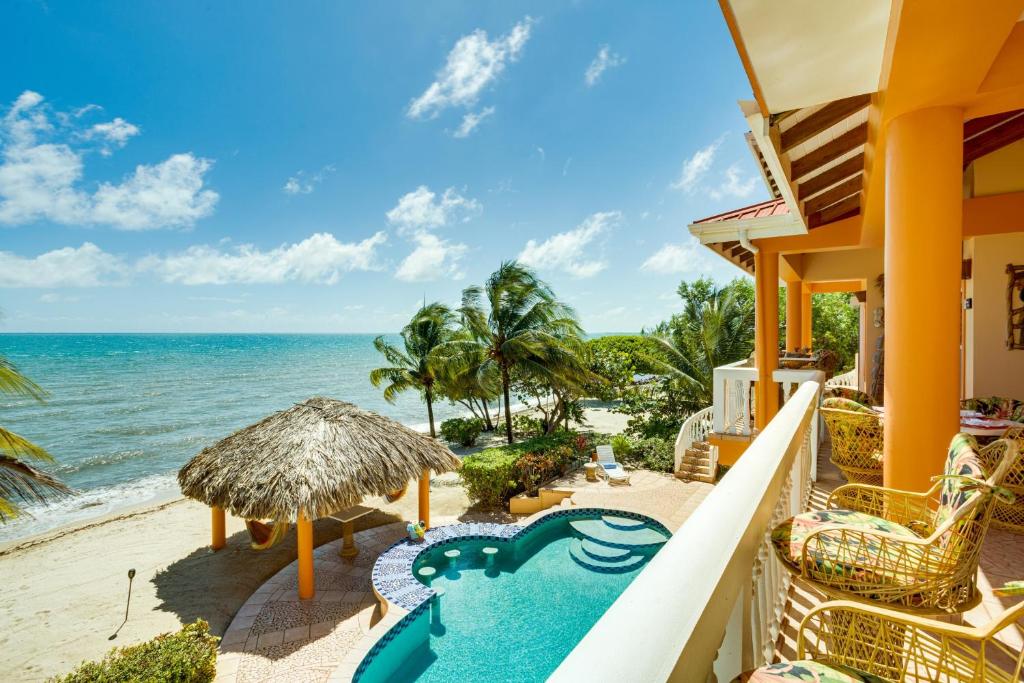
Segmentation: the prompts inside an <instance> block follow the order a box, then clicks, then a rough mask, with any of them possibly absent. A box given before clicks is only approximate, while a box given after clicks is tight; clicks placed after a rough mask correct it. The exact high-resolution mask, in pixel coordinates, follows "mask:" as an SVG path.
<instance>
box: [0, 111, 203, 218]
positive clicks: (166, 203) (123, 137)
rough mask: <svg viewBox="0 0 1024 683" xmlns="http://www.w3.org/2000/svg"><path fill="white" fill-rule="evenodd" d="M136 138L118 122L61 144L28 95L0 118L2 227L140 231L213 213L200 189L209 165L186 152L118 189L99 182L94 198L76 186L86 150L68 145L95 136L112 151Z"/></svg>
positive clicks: (138, 172) (142, 169) (139, 170)
mask: <svg viewBox="0 0 1024 683" xmlns="http://www.w3.org/2000/svg"><path fill="white" fill-rule="evenodd" d="M65 120H67V121H70V120H71V119H70V118H68V117H65ZM65 132H66V131H65ZM136 134H138V127H136V126H134V125H133V124H130V123H128V122H127V121H124V120H123V119H120V118H115V119H114V120H113V121H111V122H109V123H108V124H98V125H97V126H93V127H92V128H89V129H86V130H85V131H77V132H76V131H72V132H71V134H70V136H69V137H68V138H67V139H66V140H60V139H53V140H44V139H42V138H43V137H44V136H47V137H56V136H55V135H54V127H53V126H52V125H51V123H50V120H49V116H48V114H47V108H46V107H45V105H44V104H43V97H42V95H40V94H39V93H35V92H32V91H25V92H24V93H22V94H21V95H20V96H19V97H18V99H17V100H15V102H14V103H13V104H12V105H11V108H10V109H9V110H8V112H7V114H5V115H4V117H3V119H2V121H0V140H2V154H0V224H8V225H18V224H23V223H30V222H32V221H37V220H50V221H53V222H56V223H62V224H71V225H89V224H109V225H112V226H113V227H116V228H121V229H126V230H145V229H152V228H164V227H189V226H191V225H193V224H194V223H195V221H197V220H198V219H200V218H204V217H206V216H208V215H210V214H211V213H212V212H213V208H214V206H215V205H216V203H217V200H218V199H219V197H218V195H217V193H216V192H214V191H212V190H209V189H204V176H205V174H206V172H207V171H209V169H210V168H211V166H212V164H213V162H212V161H210V160H208V159H202V158H198V157H195V156H193V155H192V154H191V153H184V154H175V155H173V156H171V157H169V158H168V159H166V160H165V161H163V162H161V163H158V164H155V165H139V166H137V167H136V169H135V173H134V175H132V176H129V177H127V178H125V179H124V180H123V181H122V182H121V183H118V184H114V183H109V182H106V183H102V184H100V186H99V189H98V190H97V191H96V192H95V193H89V192H87V191H85V190H83V189H82V188H81V187H80V186H79V185H80V183H81V181H82V179H83V175H84V172H83V155H84V152H83V151H80V150H77V149H75V148H73V147H72V146H71V144H70V142H71V141H72V140H82V139H94V138H98V139H101V140H103V141H104V143H106V144H105V147H104V148H103V150H105V151H107V152H108V153H112V151H113V149H114V148H116V147H118V146H120V145H122V144H123V143H124V142H125V141H127V140H128V139H129V138H130V137H132V136H133V135H136Z"/></svg>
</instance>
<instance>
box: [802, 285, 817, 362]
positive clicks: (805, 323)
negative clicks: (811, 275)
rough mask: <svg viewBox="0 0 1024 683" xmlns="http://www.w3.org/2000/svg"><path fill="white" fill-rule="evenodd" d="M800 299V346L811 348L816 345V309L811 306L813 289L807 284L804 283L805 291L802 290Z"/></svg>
mask: <svg viewBox="0 0 1024 683" xmlns="http://www.w3.org/2000/svg"><path fill="white" fill-rule="evenodd" d="M800 300H801V304H800V310H801V316H800V348H803V349H809V348H811V346H813V345H814V341H813V332H812V330H813V329H814V327H813V325H814V311H813V309H812V308H811V290H810V289H809V288H808V287H807V285H804V286H803V291H801V292H800Z"/></svg>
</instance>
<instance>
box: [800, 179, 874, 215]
mask: <svg viewBox="0 0 1024 683" xmlns="http://www.w3.org/2000/svg"><path fill="white" fill-rule="evenodd" d="M862 189H864V174H863V173H858V174H857V175H855V176H853V177H851V178H847V179H846V180H844V181H843V182H841V183H839V184H838V185H836V186H834V187H832V188H830V189H828V190H825V191H824V192H822V193H821V194H819V195H815V196H814V197H811V198H810V199H808V200H807V201H806V202H804V215H805V216H807V215H810V214H812V213H817V212H819V211H821V210H822V209H825V208H828V207H829V206H832V205H833V204H835V203H836V202H839V201H841V200H843V199H846V198H847V197H849V196H850V195H851V194H854V193H855V192H860V191H861V190H862Z"/></svg>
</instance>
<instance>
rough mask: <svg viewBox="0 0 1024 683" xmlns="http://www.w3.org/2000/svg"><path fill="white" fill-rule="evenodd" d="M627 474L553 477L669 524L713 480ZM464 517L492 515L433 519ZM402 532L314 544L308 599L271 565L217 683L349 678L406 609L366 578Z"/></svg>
mask: <svg viewBox="0 0 1024 683" xmlns="http://www.w3.org/2000/svg"><path fill="white" fill-rule="evenodd" d="M631 479H632V485H631V486H615V487H612V486H610V485H608V484H607V483H605V482H603V481H602V482H598V483H591V482H587V481H586V480H585V477H584V476H583V474H582V473H580V474H579V476H573V475H570V476H569V477H567V478H565V480H563V481H561V482H557V483H556V485H558V486H571V487H573V488H577V489H578V490H577V492H576V493H575V494H574V495H573V496H572V502H573V503H574V504H576V505H578V506H581V507H610V508H617V509H622V510H629V511H633V512H638V513H641V514H645V515H649V516H651V517H654V518H655V519H657V520H659V521H661V522H662V523H663V524H665V525H666V526H667V527H668V528H669V529H670V530H673V531H674V530H675V529H677V528H679V525H680V524H682V522H683V521H684V520H685V519H686V517H688V516H689V515H690V513H691V512H692V511H693V510H694V509H695V508H696V506H697V505H698V504H699V503H700V501H702V500H703V499H704V496H706V495H707V492H708V491H710V490H711V488H712V487H711V485H710V484H702V483H696V482H694V483H689V482H682V481H680V480H678V479H676V478H674V477H672V476H671V475H665V474H658V473H655V472H646V471H634V472H631ZM540 514H543V513H538V516H539V515H540ZM505 519H509V518H508V517H507V516H505ZM530 519H532V517H531V518H530ZM467 521H495V515H494V514H490V515H487V514H482V515H474V514H469V515H462V516H461V517H459V518H458V519H456V518H454V517H441V518H435V519H434V520H433V522H434V525H435V526H441V525H444V524H453V523H457V522H467ZM527 521H529V520H521V522H520V523H526V522H527ZM404 535H405V526H404V524H402V523H396V524H388V525H386V526H381V527H376V528H374V529H367V530H365V531H360V532H358V533H356V534H355V542H356V546H357V547H358V548H359V555H358V556H357V557H355V558H354V559H342V558H341V557H339V556H338V551H339V550H340V548H341V545H340V544H341V541H340V539H339V540H337V541H333V542H331V543H327V544H325V545H322V546H320V547H319V548H317V549H316V550H315V551H314V562H315V567H316V595H315V596H314V598H313V599H312V600H301V601H300V600H299V598H298V592H297V591H298V579H297V567H296V564H295V563H294V562H293V563H292V564H290V565H288V566H287V567H285V568H284V569H282V570H281V571H280V572H278V573H277V574H276V575H275V576H274V577H272V578H271V579H270V580H269V581H267V582H266V583H265V584H263V585H262V586H261V587H260V588H259V589H258V590H257V591H256V592H255V593H254V594H253V595H252V597H250V598H249V600H248V601H246V603H245V605H243V606H242V608H241V609H240V610H239V611H238V613H237V614H236V615H235V618H234V620H233V621H232V622H231V625H230V626H229V627H228V630H227V631H226V632H225V634H224V638H223V640H222V641H221V647H220V650H221V652H220V655H219V657H218V660H217V681H218V683H228V682H230V683H255V682H257V681H267V682H270V681H287V682H292V681H294V682H309V683H322V682H326V681H343V680H349V679H350V677H351V675H352V674H353V673H354V672H355V669H356V666H357V665H358V664H359V662H360V661H361V660H362V658H363V657H364V656H365V654H366V652H367V651H368V650H369V648H370V647H371V646H372V644H373V643H374V642H375V641H376V640H377V639H378V638H379V637H380V635H382V634H383V633H384V632H386V631H387V630H388V629H389V628H390V627H391V626H392V625H393V624H394V623H395V622H397V621H398V620H399V619H400V618H401V617H402V615H403V614H404V613H405V612H404V610H402V609H400V608H398V607H395V606H392V607H391V609H389V610H388V613H387V614H386V615H385V614H382V612H381V609H380V606H379V604H378V601H377V599H376V597H375V596H374V594H373V590H372V588H371V586H370V573H371V570H372V568H373V564H374V562H375V561H376V560H377V557H378V555H380V553H381V552H382V551H384V550H385V549H387V548H388V547H389V546H390V545H391V544H392V543H394V542H395V541H396V540H398V539H399V538H401V537H402V536H404Z"/></svg>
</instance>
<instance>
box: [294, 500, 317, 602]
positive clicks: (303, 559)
mask: <svg viewBox="0 0 1024 683" xmlns="http://www.w3.org/2000/svg"><path fill="white" fill-rule="evenodd" d="M295 531H296V535H297V537H298V546H299V548H298V550H299V598H301V599H303V600H308V599H309V598H312V597H313V592H314V588H313V587H314V581H313V522H312V521H311V520H310V519H309V518H308V517H306V514H305V513H304V512H303V511H301V510H300V511H299V518H298V521H297V522H296V523H295Z"/></svg>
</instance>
